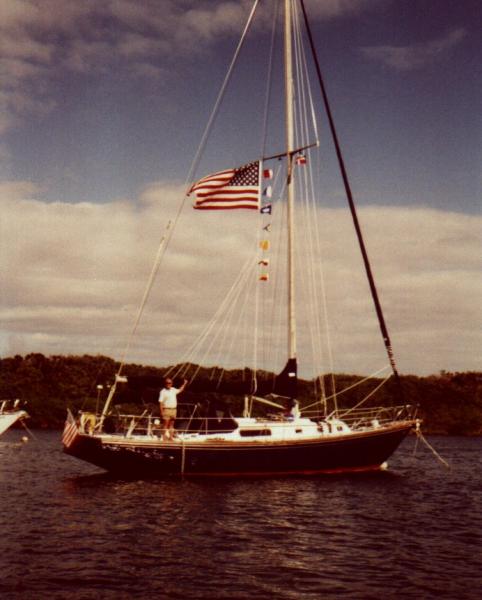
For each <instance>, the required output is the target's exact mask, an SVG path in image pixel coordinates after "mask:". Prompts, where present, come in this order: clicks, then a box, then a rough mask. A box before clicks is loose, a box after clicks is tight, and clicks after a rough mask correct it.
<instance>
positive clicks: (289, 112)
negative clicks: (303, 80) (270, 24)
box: [284, 0, 296, 359]
mask: <svg viewBox="0 0 482 600" xmlns="http://www.w3.org/2000/svg"><path fill="white" fill-rule="evenodd" d="M291 39H292V35H291V0H285V26H284V59H285V61H284V62H285V64H284V66H285V119H286V162H287V170H288V176H287V183H286V190H287V197H288V356H289V358H290V359H296V312H295V264H294V263H295V261H294V238H295V231H294V185H293V184H294V182H293V168H292V167H293V149H294V126H293V122H294V119H293V59H292V45H291Z"/></svg>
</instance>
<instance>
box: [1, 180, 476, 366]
mask: <svg viewBox="0 0 482 600" xmlns="http://www.w3.org/2000/svg"><path fill="white" fill-rule="evenodd" d="M182 191H183V190H182V189H181V188H180V187H179V186H175V185H169V186H168V185H165V184H156V185H152V186H150V187H149V188H147V189H146V190H144V192H143V193H142V194H141V196H140V197H139V198H138V199H137V201H136V202H131V201H118V202H111V203H105V204H91V203H79V204H66V203H60V202H50V203H46V202H41V201H38V200H36V199H35V195H36V190H35V188H34V187H33V186H32V185H31V184H29V183H15V184H6V185H4V186H3V187H1V188H0V202H1V207H2V211H1V217H0V235H1V239H2V253H1V256H0V260H1V264H0V268H1V271H2V290H1V294H0V300H1V307H0V318H1V319H2V324H3V326H2V328H3V334H2V337H1V338H0V339H1V351H2V354H3V355H12V354H15V353H27V352H31V351H37V352H43V353H45V354H55V353H104V354H108V355H111V356H115V357H119V356H120V355H121V351H122V349H123V348H124V346H125V343H126V340H127V338H128V336H129V333H130V331H131V328H132V324H133V321H134V317H135V316H136V314H137V309H138V306H139V304H140V300H141V298H142V295H143V292H144V288H145V284H146V281H147V279H148V276H149V273H150V270H151V265H152V261H153V258H154V256H155V254H156V250H157V245H158V242H159V240H160V238H161V235H162V234H163V232H165V226H166V225H167V223H168V222H169V221H170V220H172V219H174V217H175V214H176V206H177V205H178V202H179V200H180V198H182ZM318 210H319V211H320V213H321V214H320V222H321V223H330V226H329V227H327V228H324V233H325V234H326V238H324V239H323V242H322V245H321V249H322V255H323V264H324V276H325V283H326V302H327V307H328V312H329V315H330V320H329V322H330V333H331V338H332V342H333V353H334V357H335V368H336V370H342V371H347V372H373V371H375V370H376V369H378V368H379V367H380V366H382V365H384V364H386V357H385V356H384V350H383V345H382V344H381V342H380V337H379V333H378V326H377V323H376V319H375V316H374V312H373V309H372V307H371V302H370V298H369V293H368V288H367V285H366V282H365V278H364V274H363V267H362V265H361V262H360V259H359V256H358V250H357V248H356V244H355V243H354V242H353V243H352V242H351V240H353V232H352V225H351V223H350V221H349V219H348V217H347V215H346V211H341V210H338V209H318ZM248 212H249V214H247V213H248ZM233 213H235V214H232V213H229V214H228V213H221V214H213V213H202V214H199V213H198V212H196V211H193V210H192V209H191V208H190V207H186V209H185V210H184V211H182V213H181V217H180V221H179V224H178V228H176V232H175V235H174V236H173V238H172V240H171V243H170V245H169V248H168V251H167V252H166V254H165V255H164V257H163V260H162V263H161V268H160V272H159V276H158V278H157V279H156V283H155V285H154V287H153V290H152V292H151V295H150V297H149V302H148V304H147V306H146V310H145V314H144V316H143V318H142V319H141V324H140V326H139V332H138V333H139V335H137V336H136V337H135V338H134V342H133V344H132V346H131V349H130V351H129V354H128V360H136V361H139V362H144V363H148V364H164V365H165V364H168V363H170V362H176V361H178V360H180V358H181V357H191V358H192V359H196V360H203V361H204V362H206V363H207V364H214V363H216V362H223V361H227V360H228V353H229V352H231V354H232V357H231V361H232V364H230V366H235V365H240V364H245V363H249V362H250V361H251V360H252V359H249V358H248V354H247V348H249V347H250V346H252V343H253V339H254V338H253V336H252V333H251V329H252V327H251V326H252V324H253V319H254V312H253V311H254V310H255V308H256V306H257V308H256V310H257V312H258V317H259V323H258V326H259V329H260V330H261V329H262V327H261V326H262V325H263V326H265V325H268V327H267V332H268V333H267V334H266V337H265V338H263V339H262V340H261V341H260V345H259V347H258V361H259V364H260V365H261V364H264V363H263V360H264V358H268V362H269V364H268V366H269V367H270V368H271V367H273V368H278V367H280V366H281V365H282V363H283V360H284V358H285V357H284V348H285V347H286V346H285V342H283V339H284V338H283V336H284V325H283V323H282V322H283V321H284V315H285V307H284V305H283V303H282V302H281V300H280V299H281V298H282V297H283V293H282V291H283V288H282V285H281V284H280V283H279V280H278V274H279V273H281V272H283V271H284V266H283V263H282V261H283V257H284V254H285V253H284V251H282V252H281V253H280V254H278V253H277V252H276V250H275V249H276V247H277V244H276V239H277V237H276V236H277V234H276V236H275V235H273V237H272V250H271V252H270V266H269V272H270V281H269V282H267V283H262V284H260V283H258V282H257V274H256V269H259V267H258V266H257V262H256V260H255V257H254V250H255V248H256V246H257V242H256V235H257V231H258V227H253V223H254V222H255V220H256V216H255V215H252V214H251V213H250V211H246V212H241V211H233ZM274 218H275V217H274V215H273V219H274ZM360 218H361V221H362V226H363V228H364V231H365V234H366V238H367V241H368V250H369V253H370V256H371V259H372V264H373V269H374V272H375V276H376V279H377V283H378V287H379V292H380V297H381V301H382V304H383V306H384V309H385V316H386V320H387V322H388V326H389V329H390V331H391V334H392V342H393V345H394V348H395V352H396V356H397V358H398V362H399V366H400V369H401V371H402V372H414V373H420V374H427V373H432V372H437V371H439V370H440V369H446V370H468V369H478V368H480V358H481V356H480V347H481V344H480V337H479V336H480V334H479V325H480V316H481V314H480V313H481V310H480V292H481V287H480V277H479V275H480V258H479V257H480V242H479V239H480V238H479V235H480V218H479V217H476V216H469V215H461V214H456V213H448V212H442V211H435V210H430V209H423V208H421V209H415V210H414V209H407V208H403V207H399V208H388V207H367V208H362V209H360ZM273 224H274V227H273V231H274V232H275V233H276V232H277V231H278V227H277V226H276V221H275V220H273ZM302 231H303V232H306V230H305V228H303V229H302ZM306 237H307V236H306V233H304V235H303V236H301V235H300V239H301V240H302V241H306V239H305V238H306ZM340 244H341V246H342V249H341V251H340ZM306 250H307V249H306V247H305V248H304V250H303V252H302V253H301V255H300V257H299V259H298V263H297V273H298V275H299V276H300V279H308V280H309V277H308V271H307V267H306V265H307V261H306ZM240 253H241V255H240ZM320 258H321V257H318V258H317V261H316V263H318V260H319V259H320ZM243 265H247V266H248V267H249V268H251V271H250V270H249V268H248V269H247V270H246V278H245V279H243V273H244V271H243V268H244V267H243ZM238 276H240V280H239V286H238V287H236V286H234V287H233V283H234V281H235V279H236V277H238ZM315 281H318V277H315ZM308 283H309V281H308ZM260 285H262V286H264V287H262V288H261V290H262V291H261V294H262V295H261V297H260V298H259V302H258V304H257V303H256V300H255V298H256V295H255V293H254V290H255V288H256V286H260ZM320 297H321V296H320ZM298 304H299V313H300V316H299V321H300V327H301V329H303V327H304V325H308V328H307V332H304V331H302V332H301V333H300V336H299V346H300V352H299V353H300V361H301V362H302V364H306V363H310V361H311V358H310V354H309V353H304V351H303V350H302V347H303V346H304V345H305V343H306V344H307V345H308V346H310V344H311V341H310V338H309V332H310V330H311V331H315V332H316V330H317V328H318V324H317V322H316V319H317V315H318V314H319V313H320V311H319V309H315V310H313V314H312V309H313V306H312V304H313V297H312V295H311V294H310V293H308V294H307V295H300V296H299V297H298ZM220 305H223V306H224V313H223V314H224V317H225V320H224V321H223V329H222V330H221V331H219V332H218V331H217V330H216V329H215V328H214V327H213V328H212V329H210V330H208V331H206V332H205V337H204V343H203V344H202V345H200V346H199V348H198V349H196V352H194V353H193V354H191V355H189V354H186V350H187V349H188V348H189V347H190V345H191V343H192V341H193V339H196V338H198V337H199V336H200V335H201V334H202V332H203V331H204V328H205V327H206V324H207V323H209V322H210V320H211V318H212V317H213V315H214V313H215V312H216V310H217V308H218V307H219V306H220ZM278 321H281V323H279V322H278ZM320 328H323V324H321V325H320ZM248 332H249V335H248ZM216 336H217V337H216ZM210 346H211V347H210ZM270 349H271V350H273V349H276V351H277V354H276V355H270V356H268V351H269V350H270ZM314 350H315V352H318V350H317V347H316V346H315V348H314ZM322 350H323V351H324V355H325V357H326V356H327V354H326V349H324V348H323V349H322ZM322 350H320V352H321V351H322ZM310 352H311V349H310ZM313 368H315V367H313ZM317 368H318V367H317V366H316V369H317ZM326 370H329V369H328V367H327V368H326ZM309 374H311V373H309Z"/></svg>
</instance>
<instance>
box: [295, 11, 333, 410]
mask: <svg viewBox="0 0 482 600" xmlns="http://www.w3.org/2000/svg"><path fill="white" fill-rule="evenodd" d="M295 15H296V28H295V31H296V43H297V45H296V50H297V64H298V71H297V72H298V80H299V88H300V95H301V102H300V130H301V132H302V136H304V139H305V140H306V139H308V137H309V130H310V128H309V123H308V114H309V112H310V110H309V109H311V121H312V127H313V129H314V131H315V134H316V137H317V139H318V132H317V124H316V117H315V112H314V104H313V94H312V90H311V85H310V80H309V77H308V68H307V60H306V53H305V51H304V45H303V42H302V38H301V27H300V22H299V11H298V10H296V11H295ZM317 154H318V153H317ZM308 158H309V161H310V163H311V160H312V155H311V152H310V153H309V157H308ZM298 179H299V178H298ZM303 180H304V184H305V189H306V194H305V197H304V205H305V219H307V221H306V222H307V224H308V225H309V227H308V232H309V236H308V238H309V239H308V242H309V247H310V249H311V253H310V256H315V253H314V249H315V245H316V247H317V248H319V246H320V243H319V240H320V236H319V230H318V227H317V225H318V220H317V218H316V217H317V215H316V208H315V194H314V189H315V188H314V182H313V171H312V169H311V168H309V169H308V168H306V169H303ZM310 214H311V219H310V218H309V215H310ZM312 223H314V226H313V227H312V226H311V224H312ZM313 233H314V234H315V240H314V239H313ZM315 242H317V244H315ZM318 255H319V256H321V253H320V252H319V253H318ZM314 266H315V265H314V261H311V262H310V264H309V267H310V271H309V274H310V278H309V282H310V298H311V303H312V304H311V308H312V320H313V322H314V324H315V331H316V334H315V332H314V331H312V335H311V339H312V348H313V350H312V352H313V360H314V362H317V363H318V365H319V366H318V368H319V371H318V372H319V373H321V372H322V366H323V362H324V361H323V346H322V341H321V340H322V335H321V323H320V311H319V310H318V309H317V307H318V306H319V299H318V291H317V290H318V286H317V285H316V276H315V269H314ZM321 281H322V285H323V286H324V278H323V272H322V271H321ZM325 321H326V319H325ZM310 330H311V328H310ZM315 345H316V346H317V350H315ZM317 354H318V356H319V358H318V361H317V360H316V356H317ZM332 370H333V369H332ZM318 378H319V382H320V388H321V393H322V400H323V399H325V396H326V392H325V385H324V378H323V377H321V376H318Z"/></svg>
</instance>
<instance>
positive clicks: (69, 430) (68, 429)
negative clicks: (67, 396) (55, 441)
mask: <svg viewBox="0 0 482 600" xmlns="http://www.w3.org/2000/svg"><path fill="white" fill-rule="evenodd" d="M76 437H77V425H76V424H75V419H74V417H73V416H72V413H71V412H70V410H68V411H67V419H66V421H65V426H64V432H63V433H62V444H63V445H64V446H65V447H66V448H70V446H71V445H72V442H73V441H74V440H75V438H76Z"/></svg>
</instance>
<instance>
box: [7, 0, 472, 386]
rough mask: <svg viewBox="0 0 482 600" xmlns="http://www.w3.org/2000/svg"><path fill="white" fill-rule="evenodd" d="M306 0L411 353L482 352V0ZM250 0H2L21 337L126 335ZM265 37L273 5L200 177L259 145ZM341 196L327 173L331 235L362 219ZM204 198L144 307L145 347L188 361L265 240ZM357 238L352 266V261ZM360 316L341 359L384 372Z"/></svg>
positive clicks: (11, 284) (456, 367) (393, 313)
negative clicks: (254, 131)
mask: <svg viewBox="0 0 482 600" xmlns="http://www.w3.org/2000/svg"><path fill="white" fill-rule="evenodd" d="M305 4H306V7H307V11H308V13H309V15H311V18H312V26H313V33H314V37H315V43H316V45H317V50H318V52H319V58H320V63H321V67H322V70H323V73H324V78H325V82H326V85H327V89H328V93H329V96H330V100H331V103H332V109H333V112H334V117H335V121H336V123H337V128H338V133H339V137H340V140H341V144H342V147H343V151H344V155H345V161H346V164H347V167H348V171H349V174H350V180H351V184H352V188H353V190H354V195H355V199H356V201H357V205H358V206H359V210H360V219H361V221H362V224H363V226H364V228H365V229H366V234H367V238H368V240H369V242H370V243H369V251H370V255H371V258H372V261H373V265H374V270H375V275H376V277H377V283H378V285H379V287H380V292H381V297H382V303H383V305H384V308H385V311H386V316H387V321H388V323H389V326H390V329H391V333H392V341H393V343H394V349H395V355H396V356H397V357H398V362H399V367H400V370H401V371H402V372H404V373H415V374H420V375H426V374H430V373H437V372H439V371H440V370H448V371H464V370H480V367H481V358H482V356H481V355H482V352H481V335H480V329H481V327H480V324H481V316H482V314H481V313H482V310H481V308H480V307H481V304H482V303H481V291H482V290H481V278H480V273H481V241H480V240H481V215H480V199H481V189H482V177H481V164H482V123H481V110H480V109H481V95H482V92H481V90H482V85H481V84H482V82H481V79H482V77H481V70H480V64H481V63H482V52H481V36H480V23H481V17H482V4H481V3H480V2H479V1H478V0H457V1H455V0H443V1H441V0H403V1H402V0H317V1H315V0H305ZM250 7H251V2H249V1H247V0H246V1H245V0H240V1H237V2H234V1H229V2H228V1H223V0H219V1H218V0H211V1H203V0H198V1H196V0H157V1H154V0H143V1H134V0H106V1H105V2H96V1H94V0H85V1H84V2H77V1H76V0H42V2H40V1H39V0H2V2H1V3H0V30H1V32H0V33H1V35H0V74H1V87H0V107H1V111H0V203H1V213H0V234H1V238H0V267H1V273H2V286H1V292H0V303H1V306H0V314H1V323H2V330H1V333H0V353H1V355H2V356H11V355H14V354H17V353H18V354H27V353H29V352H42V353H44V354H47V355H51V354H64V353H72V354H84V353H85V354H97V353H102V354H107V355H109V356H113V357H115V358H119V357H120V356H121V355H122V349H123V347H124V344H125V339H126V336H127V334H128V332H129V330H130V327H131V324H132V320H133V318H134V316H135V314H136V310H137V306H138V303H139V300H140V298H141V297H142V293H143V290H144V286H145V282H146V280H147V278H148V276H149V273H150V269H151V265H152V260H153V258H154V255H155V253H156V250H157V246H158V243H159V239H160V237H161V235H162V232H163V230H164V227H165V225H166V223H167V222H168V220H169V219H170V218H172V217H173V215H175V211H176V208H175V207H176V206H177V203H178V201H179V198H180V197H182V196H183V192H184V190H185V184H186V176H187V173H188V172H189V169H190V166H191V164H192V161H193V158H194V156H195V153H196V150H197V148H198V145H199V141H200V139H201V136H202V134H203V131H204V128H205V125H206V122H207V120H208V118H209V115H210V111H211V109H212V106H213V104H214V102H215V99H216V96H217V93H218V90H219V88H220V86H221V84H222V82H223V79H224V76H225V73H226V69H227V67H228V65H229V62H230V60H231V57H232V55H233V52H234V50H235V48H236V45H237V43H238V40H239V37H240V34H241V31H242V29H243V27H244V23H245V21H246V19H247V16H248V14H249V10H250ZM267 30H268V35H266V32H267ZM267 39H269V25H268V24H267V20H266V19H265V17H264V16H263V13H261V14H260V16H259V21H257V22H256V23H255V26H254V30H253V31H252V32H251V33H250V37H249V39H247V42H246V48H245V49H244V50H243V53H245V55H244V58H245V59H246V63H247V67H245V68H244V70H243V69H241V70H240V71H239V72H237V73H236V74H235V76H233V82H232V84H233V88H232V89H230V92H229V94H227V96H226V99H225V104H226V109H229V108H230V109H232V110H231V114H234V116H231V117H229V119H228V118H227V117H226V120H224V121H223V120H221V121H220V124H219V126H218V130H217V131H215V132H214V140H213V143H211V144H210V145H209V146H208V147H207V150H206V158H205V159H204V161H205V162H204V163H202V164H201V166H200V169H201V171H200V172H199V175H200V176H201V175H202V174H203V172H202V169H203V168H209V169H211V168H213V169H215V168H217V167H216V165H218V164H219V163H220V161H221V162H222V164H219V168H226V167H229V166H235V164H242V162H240V163H237V162H236V161H245V160H249V156H248V153H249V152H251V146H253V147H254V144H255V141H254V140H255V138H254V137H253V138H251V137H249V135H248V133H246V134H244V131H245V128H246V129H247V124H248V123H247V121H246V117H244V116H243V115H244V113H245V109H248V108H251V105H252V104H254V99H255V98H257V97H258V95H259V93H260V90H261V89H262V87H263V85H264V81H263V75H262V74H261V71H259V70H258V67H260V65H261V63H262V59H264V58H265V57H266V55H267V54H268V53H269V45H268V43H267V41H266V40H267ZM260 68H261V67H260ZM261 84H263V85H261ZM228 112H229V111H228V110H226V114H227V113H228ZM220 118H221V117H220ZM249 119H251V117H249ZM249 124H251V121H250V123H249ZM240 131H242V132H243V136H242V137H243V138H244V139H243V142H246V143H245V144H244V145H245V146H246V147H247V148H248V150H244V151H243V150H241V144H239V143H238V142H239V140H240V134H239V132H240ZM322 135H324V134H323V132H322ZM258 137H259V131H258ZM257 139H258V138H257V137H256V140H257ZM256 143H257V142H256ZM243 152H246V154H243ZM231 162H232V164H230V163H231ZM340 196H341V184H340V182H339V181H338V180H337V179H336V178H335V177H333V178H328V190H327V192H326V195H325V202H324V205H323V206H322V207H320V208H319V210H320V213H321V216H322V220H327V219H330V222H331V224H332V225H331V226H330V227H328V228H327V229H328V233H329V234H331V235H335V233H340V231H343V234H345V230H344V229H343V228H344V225H343V224H342V223H344V221H343V218H342V216H341V208H340V203H339V198H340ZM236 212H237V211H236ZM191 213H192V214H191ZM191 213H188V214H186V216H185V217H184V227H185V228H186V230H187V231H188V232H189V235H188V236H187V237H188V239H187V240H186V241H185V242H184V244H180V243H179V244H178V245H177V246H175V247H174V250H173V252H172V256H171V262H170V263H169V262H168V264H167V267H166V268H167V269H168V271H167V274H166V275H164V279H163V281H166V280H169V281H171V279H172V278H173V277H174V276H179V278H180V280H181V287H180V290H176V291H174V290H170V291H169V293H168V294H165V293H164V294H162V282H161V292H160V295H159V301H158V303H157V305H156V306H157V310H158V313H156V314H157V316H158V319H157V325H156V326H155V327H154V326H151V327H149V326H147V325H143V326H144V327H145V330H146V331H147V332H148V333H150V334H151V339H150V340H149V341H146V342H145V343H144V344H142V343H141V342H140V343H139V345H138V346H137V347H136V349H135V350H133V351H132V356H129V358H131V359H132V360H138V361H142V362H145V363H148V364H166V362H168V361H171V360H172V361H174V362H175V361H176V354H177V355H179V354H181V353H182V351H183V349H184V347H185V346H186V345H188V339H189V337H190V335H193V334H194V335H195V334H196V332H197V331H198V330H199V328H201V324H202V322H203V321H205V320H206V319H208V318H209V314H210V309H212V306H213V304H214V303H215V302H216V301H219V298H220V297H218V296H216V295H215V293H214V288H215V287H216V286H215V284H216V283H217V279H218V278H217V276H216V274H219V273H224V271H223V269H224V268H225V265H226V263H231V264H232V262H233V261H236V260H237V259H236V258H235V254H234V252H235V249H236V247H237V246H238V245H239V243H240V242H243V241H245V239H246V238H245V237H244V236H245V234H244V233H243V231H242V229H241V225H240V223H241V222H243V223H244V220H245V217H244V216H243V217H240V218H239V219H237V218H235V217H233V215H230V216H229V217H226V219H224V218H223V219H219V218H218V219H217V220H216V221H213V220H211V221H207V220H206V219H205V218H204V217H203V218H202V219H198V220H196V217H197V216H198V215H197V213H196V212H195V211H191ZM206 234H207V235H208V236H211V237H214V238H215V239H216V240H217V241H218V242H217V243H218V246H217V250H216V247H215V248H214V249H213V250H212V251H211V252H212V254H211V255H206V254H203V253H202V252H201V253H200V250H199V249H198V247H197V246H198V245H199V242H202V240H203V239H204V237H203V236H205V235H206ZM347 235H349V234H348V232H347ZM219 248H223V250H222V252H219ZM197 258H202V259H203V260H202V263H201V264H200V261H199V260H196V259H197ZM345 258H346V261H345V262H344V263H343V264H340V269H343V272H345V273H346V274H347V277H348V278H350V277H353V278H355V277H356V275H355V274H354V271H353V269H354V268H355V267H353V266H350V264H349V262H348V256H347V257H345ZM208 267H209V268H208ZM356 267H357V268H359V264H356ZM169 269H170V270H169ZM213 273H214V274H213ZM162 277H163V275H162V273H161V279H162ZM223 277H224V276H223ZM192 294H194V296H193V297H191V295H192ZM161 297H162V298H163V301H162V302H161ZM354 312H356V311H354ZM350 315H351V313H350ZM159 317H160V318H159ZM160 321H161V322H160ZM344 321H345V324H346V327H344V328H343V329H337V330H335V336H334V337H335V343H336V342H338V343H339V345H340V354H341V358H342V360H341V361H340V362H341V366H340V369H343V370H344V371H351V372H367V371H369V370H370V369H371V368H373V367H372V363H371V361H365V359H364V357H363V354H364V353H363V351H361V352H360V351H348V349H347V348H348V346H346V343H347V340H348V337H349V335H350V334H349V330H350V329H351V330H352V331H353V330H354V329H355V330H356V331H357V336H358V338H360V339H359V340H358V341H359V342H360V346H361V347H363V344H364V342H365V340H364V333H363V332H364V331H365V329H364V328H361V329H356V327H357V326H356V325H355V323H354V322H353V323H352V322H351V317H350V318H348V317H347V315H346V314H345V318H344ZM161 325H162V326H161ZM153 333H156V334H157V333H158V334H159V336H160V339H161V340H162V342H159V341H156V340H155V339H153V336H152V334H153ZM367 336H368V331H367ZM367 340H368V337H367ZM367 343H368V341H367ZM375 364H376V362H375V361H374V362H373V365H375Z"/></svg>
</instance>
